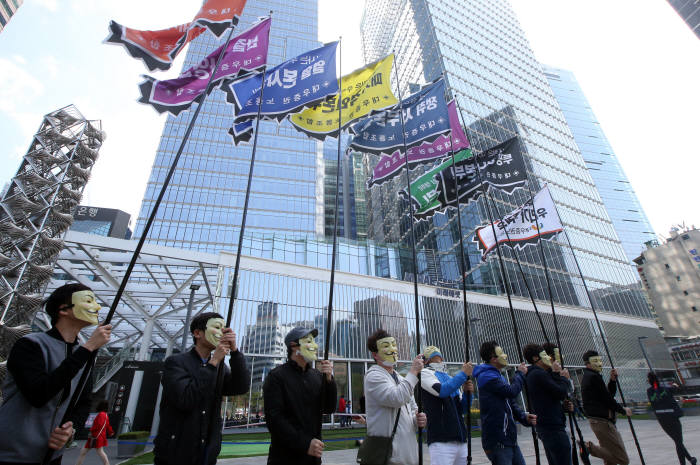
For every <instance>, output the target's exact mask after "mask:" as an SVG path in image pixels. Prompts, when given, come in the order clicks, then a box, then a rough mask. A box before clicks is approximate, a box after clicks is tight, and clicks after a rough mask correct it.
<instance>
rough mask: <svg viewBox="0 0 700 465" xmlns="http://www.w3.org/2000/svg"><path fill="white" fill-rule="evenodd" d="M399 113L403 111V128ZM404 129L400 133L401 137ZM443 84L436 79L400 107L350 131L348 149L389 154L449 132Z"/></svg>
mask: <svg viewBox="0 0 700 465" xmlns="http://www.w3.org/2000/svg"><path fill="white" fill-rule="evenodd" d="M400 111H403V124H402V118H401V114H400V113H399V112H400ZM402 129H403V133H402ZM449 130H450V117H449V114H448V112H447V102H445V80H444V79H439V80H437V81H435V82H433V83H431V84H428V85H426V86H424V87H423V88H422V89H421V90H420V91H418V92H416V93H415V94H412V95H409V96H408V97H406V98H405V99H404V100H403V101H402V102H401V105H395V106H394V107H393V108H391V109H390V110H386V111H384V112H382V113H378V114H375V115H372V116H370V117H368V118H365V119H363V120H362V121H360V122H358V123H356V124H354V125H353V126H351V127H350V131H351V132H352V133H353V134H355V137H353V139H352V141H351V142H350V146H351V147H352V148H353V149H355V150H358V151H360V152H368V153H375V154H380V153H392V152H393V151H394V150H397V149H398V150H401V149H403V146H404V143H405V145H406V147H413V146H414V145H419V144H420V143H421V142H422V141H426V142H432V141H434V140H435V139H436V138H437V137H438V136H439V135H441V134H444V133H446V132H449Z"/></svg>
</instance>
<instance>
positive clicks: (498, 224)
mask: <svg viewBox="0 0 700 465" xmlns="http://www.w3.org/2000/svg"><path fill="white" fill-rule="evenodd" d="M535 209H536V210H537V215H536V216H535ZM535 218H536V219H537V220H538V222H539V229H540V231H539V236H540V237H541V238H542V239H551V238H552V237H554V236H555V235H556V234H557V233H560V232H561V231H562V230H563V229H562V225H561V220H560V219H559V215H557V211H556V209H555V208H554V201H553V200H552V196H551V195H550V194H549V188H548V187H547V186H545V187H544V188H543V189H542V190H541V191H539V192H538V193H537V194H536V195H535V197H534V198H533V199H530V200H529V201H528V202H526V203H525V204H524V205H521V206H520V207H518V208H516V209H515V210H513V211H512V212H510V213H509V214H508V215H506V216H505V217H503V219H501V220H498V221H495V222H494V227H495V230H496V238H497V239H496V238H494V235H493V230H494V228H492V227H491V223H489V224H487V225H486V226H480V227H478V228H476V232H475V238H474V241H475V242H477V243H478V245H479V249H480V250H481V253H482V255H481V258H482V260H486V256H487V255H488V254H489V253H491V251H493V249H494V248H495V247H496V243H497V242H496V240H498V244H506V245H510V246H514V247H517V248H523V247H525V246H526V245H528V244H533V245H536V244H537V238H538V233H537V224H535Z"/></svg>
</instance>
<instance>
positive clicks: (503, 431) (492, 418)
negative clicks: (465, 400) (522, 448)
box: [473, 363, 530, 450]
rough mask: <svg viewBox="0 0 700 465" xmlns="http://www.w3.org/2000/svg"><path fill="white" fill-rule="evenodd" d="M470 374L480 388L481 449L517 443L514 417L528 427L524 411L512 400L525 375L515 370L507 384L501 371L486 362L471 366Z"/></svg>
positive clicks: (518, 391)
mask: <svg viewBox="0 0 700 465" xmlns="http://www.w3.org/2000/svg"><path fill="white" fill-rule="evenodd" d="M473 376H474V378H476V381H477V386H478V387H479V405H480V407H481V444H482V446H483V447H484V450H490V449H493V448H494V447H498V446H499V445H502V446H508V447H512V446H515V445H517V444H518V431H517V429H516V427H515V420H518V421H519V422H520V423H522V424H523V425H525V426H530V424H529V423H528V422H527V414H526V413H525V412H524V411H523V410H522V409H521V408H520V407H519V406H518V404H517V403H516V402H515V399H516V398H517V397H518V394H520V391H521V390H522V388H523V384H524V383H525V377H524V376H523V374H522V373H520V372H519V371H517V372H516V373H515V378H514V379H513V384H508V382H507V381H506V379H505V378H504V377H503V376H502V375H501V372H500V371H499V370H498V369H497V368H495V367H493V366H492V365H489V364H488V363H482V364H481V365H477V366H476V367H474V373H473Z"/></svg>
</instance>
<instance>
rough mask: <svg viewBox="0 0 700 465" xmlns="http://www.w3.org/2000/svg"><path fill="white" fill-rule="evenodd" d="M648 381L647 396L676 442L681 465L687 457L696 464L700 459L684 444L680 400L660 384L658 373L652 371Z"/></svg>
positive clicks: (693, 464)
mask: <svg viewBox="0 0 700 465" xmlns="http://www.w3.org/2000/svg"><path fill="white" fill-rule="evenodd" d="M647 381H649V384H650V385H651V386H650V387H649V388H648V389H647V397H648V398H649V402H651V408H652V409H654V414H655V415H656V419H657V420H658V421H659V424H660V425H661V428H662V429H663V430H664V431H665V432H666V434H668V435H669V436H671V439H673V442H674V443H675V444H676V453H677V454H678V460H679V461H680V463H681V465H685V459H686V458H687V459H688V460H689V461H690V464H691V465H696V464H697V463H698V459H696V458H695V457H692V456H691V455H690V453H689V452H688V449H686V448H685V446H684V445H683V427H682V426H681V421H680V417H682V416H683V411H682V410H681V408H680V407H679V406H678V402H676V400H675V399H674V398H673V395H672V394H671V392H670V391H669V390H668V389H666V388H665V387H663V386H661V384H659V378H657V376H656V373H654V372H653V371H650V372H649V374H648V375H647Z"/></svg>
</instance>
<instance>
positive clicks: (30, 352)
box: [0, 283, 112, 465]
mask: <svg viewBox="0 0 700 465" xmlns="http://www.w3.org/2000/svg"><path fill="white" fill-rule="evenodd" d="M44 309H45V311H46V313H48V315H49V316H50V317H51V329H49V330H48V331H46V332H45V333H32V334H28V335H26V336H24V337H22V338H21V339H19V340H18V341H17V342H16V343H15V345H14V346H13V347H12V350H11V351H10V355H9V357H8V359H7V371H8V373H7V378H6V379H5V384H4V386H3V389H2V393H3V396H4V398H5V400H4V402H3V404H2V405H1V406H0V463H2V464H3V465H7V464H20V463H21V464H31V463H40V462H41V461H42V460H43V459H44V455H45V454H46V452H47V450H48V449H52V450H54V451H55V452H54V453H53V456H52V458H51V465H58V464H60V463H61V459H62V457H63V447H64V446H65V445H66V443H68V442H70V439H71V437H72V436H73V433H74V430H73V425H74V424H76V425H78V424H84V423H85V420H86V419H87V415H88V413H89V407H90V394H91V392H92V383H91V382H89V381H88V383H87V384H86V385H85V386H84V388H83V390H82V393H81V392H77V388H78V381H79V380H80V377H81V375H82V373H83V370H85V369H86V363H87V361H88V360H89V359H90V356H91V352H94V351H96V350H98V349H99V348H100V347H102V346H104V345H105V344H106V343H107V342H109V339H110V335H111V331H112V326H111V325H104V326H98V327H97V328H96V329H95V330H94V331H93V333H92V335H91V336H90V337H89V338H88V340H87V341H86V342H85V343H83V344H80V342H79V341H78V334H79V333H80V331H81V330H82V329H83V328H86V327H88V326H92V325H96V324H97V323H98V311H99V310H100V305H99V304H98V303H97V300H96V298H95V294H94V293H93V292H92V290H91V289H90V288H89V287H87V286H84V285H82V284H77V283H71V284H65V285H63V286H61V287H59V288H57V289H56V290H54V291H53V292H52V293H51V295H50V296H49V297H48V299H46V302H45V307H44ZM73 396H76V399H77V403H76V408H75V409H74V411H73V418H71V419H69V421H67V422H66V423H63V424H60V422H61V419H62V418H63V416H64V415H65V413H66V411H67V410H68V404H69V402H70V401H71V399H72V398H73Z"/></svg>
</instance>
